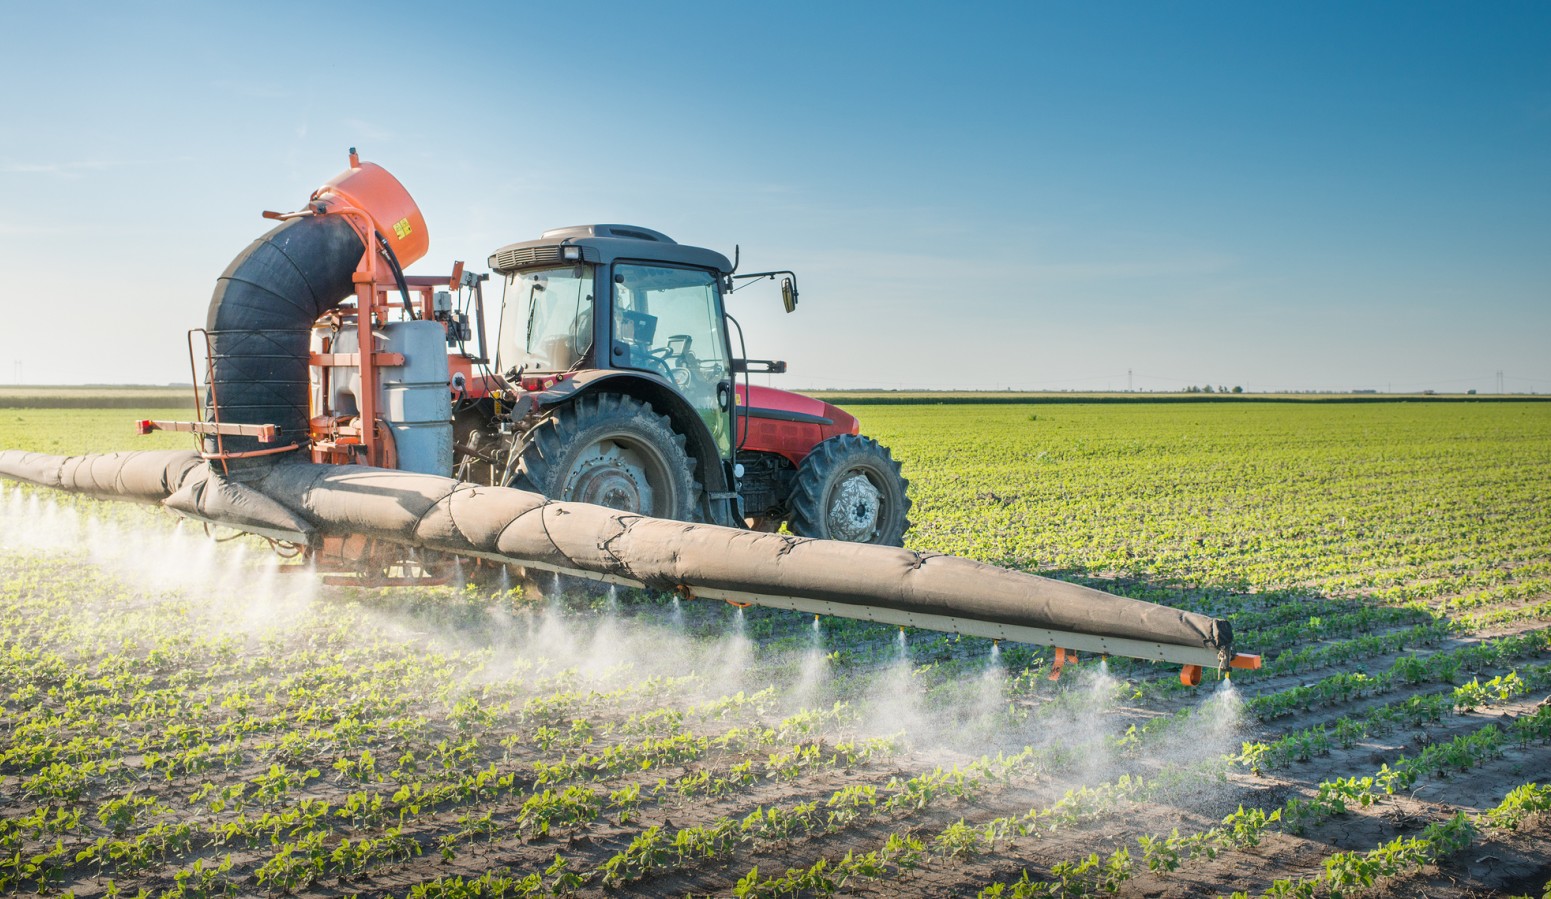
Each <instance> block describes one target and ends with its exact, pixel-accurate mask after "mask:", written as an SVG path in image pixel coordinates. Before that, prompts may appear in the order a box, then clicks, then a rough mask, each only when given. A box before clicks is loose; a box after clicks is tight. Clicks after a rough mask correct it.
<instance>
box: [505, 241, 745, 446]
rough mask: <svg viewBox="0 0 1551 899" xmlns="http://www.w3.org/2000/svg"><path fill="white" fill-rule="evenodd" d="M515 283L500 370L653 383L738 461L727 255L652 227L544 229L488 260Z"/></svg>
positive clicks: (512, 375)
mask: <svg viewBox="0 0 1551 899" xmlns="http://www.w3.org/2000/svg"><path fill="white" fill-rule="evenodd" d="M491 267H492V268H495V269H496V270H497V271H498V272H500V273H501V274H503V275H504V276H505V278H506V290H505V294H504V297H503V300H502V306H501V326H500V338H499V340H498V345H497V346H498V349H497V357H496V364H497V369H498V370H499V371H501V372H502V373H503V374H504V375H505V377H506V378H507V380H508V381H511V382H513V383H525V384H531V383H533V381H534V380H535V379H538V380H539V381H540V383H542V381H543V380H544V379H545V378H556V379H565V378H567V377H570V376H573V375H574V374H576V373H577V372H581V371H594V370H599V369H611V370H618V371H620V372H633V373H639V374H645V375H650V376H653V377H652V378H651V379H649V382H648V383H650V382H651V381H658V380H660V381H661V382H665V383H663V384H660V385H657V386H659V387H662V388H666V387H667V386H668V385H671V386H672V389H673V390H675V391H676V392H678V393H679V394H680V395H681V396H682V397H683V399H684V400H685V401H687V402H688V404H689V405H690V407H691V408H692V409H693V410H694V412H695V414H696V416H697V417H699V419H700V420H701V421H702V422H703V423H704V425H705V427H706V429H707V430H708V431H709V432H710V437H711V441H712V443H713V445H714V447H715V454H716V456H717V457H718V458H719V459H722V460H727V459H730V458H731V454H732V419H731V416H732V414H733V410H732V403H731V399H732V380H731V377H732V366H731V364H730V359H731V352H730V346H729V344H728V339H727V325H726V318H725V317H724V315H723V313H722V293H721V286H722V284H723V282H724V280H725V278H726V277H727V276H728V275H730V274H731V272H732V264H731V263H730V262H729V261H728V260H727V257H726V256H723V255H722V254H720V253H716V252H713V251H711V250H705V249H701V248H699V247H689V246H683V245H680V244H678V243H675V242H674V241H673V240H672V239H671V238H669V237H668V236H667V235H665V234H662V233H660V232H658V231H652V230H650V229H648V228H639V227H626V226H623V225H587V226H582V227H576V228H562V229H558V230H554V231H547V232H545V233H544V235H543V236H542V237H541V238H539V239H538V240H536V241H529V242H526V243H520V244H513V245H511V246H508V247H505V248H503V249H502V250H500V251H499V252H497V253H496V254H495V255H494V256H492V257H491Z"/></svg>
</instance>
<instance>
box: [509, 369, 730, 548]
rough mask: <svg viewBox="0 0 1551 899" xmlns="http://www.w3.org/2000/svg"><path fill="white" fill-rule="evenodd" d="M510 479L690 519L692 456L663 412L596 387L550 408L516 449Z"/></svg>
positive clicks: (696, 493)
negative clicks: (567, 401) (601, 391)
mask: <svg viewBox="0 0 1551 899" xmlns="http://www.w3.org/2000/svg"><path fill="white" fill-rule="evenodd" d="M520 453H521V455H520V456H519V460H518V463H517V474H516V477H515V478H514V479H513V483H512V486H514V487H520V488H524V489H529V490H536V491H537V492H539V493H542V494H544V495H545V496H547V497H549V498H551V499H560V500H573V501H576V502H593V503H596V504H597V505H601V506H608V507H609V508H612V509H619V510H620V511H624V512H636V513H639V514H642V515H648V516H650V517H652V518H672V519H676V520H679V521H693V520H694V519H695V511H696V510H697V509H698V508H699V507H700V491H701V487H700V482H699V481H698V480H696V478H695V460H694V459H693V458H691V457H690V455H689V452H688V451H687V450H686V449H685V442H684V435H683V434H680V433H679V432H677V431H675V430H674V429H673V425H672V424H671V423H670V422H669V421H668V419H667V417H666V416H663V415H659V414H658V413H657V412H655V411H654V410H653V409H652V407H651V406H649V405H647V404H646V403H644V402H642V401H641V400H638V399H636V398H634V397H630V396H623V395H621V394H617V393H594V394H588V395H587V396H583V397H581V398H579V399H577V400H575V401H573V402H570V403H567V404H565V405H564V406H559V407H557V408H555V409H554V410H552V411H551V412H550V413H549V414H548V415H547V416H546V417H545V418H544V420H543V421H541V422H539V423H538V424H537V425H535V426H534V428H533V430H532V431H530V432H529V433H528V435H527V439H526V441H525V442H524V445H523V446H522V448H521V450H520Z"/></svg>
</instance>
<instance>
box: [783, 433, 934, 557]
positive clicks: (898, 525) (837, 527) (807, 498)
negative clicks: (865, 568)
mask: <svg viewBox="0 0 1551 899" xmlns="http://www.w3.org/2000/svg"><path fill="white" fill-rule="evenodd" d="M909 485H910V482H909V481H907V480H905V478H904V477H903V476H902V475H901V474H900V471H899V463H898V462H895V461H894V459H893V457H892V456H890V455H889V451H888V449H887V448H886V447H884V446H883V445H881V444H880V443H878V441H876V440H873V439H872V438H870V437H857V436H855V435H852V434H842V435H840V436H839V437H831V438H829V439H828V440H825V441H824V442H823V443H820V444H819V445H818V446H816V447H814V448H813V451H812V452H811V453H809V454H808V455H807V457H806V458H804V459H803V460H802V464H801V465H799V466H798V467H797V480H796V484H795V485H794V486H793V488H792V498H791V501H790V502H789V503H788V504H787V505H788V507H789V508H790V509H791V519H790V520H789V522H788V527H790V528H791V531H792V533H794V534H797V535H798V536H801V537H819V538H822V539H825V540H846V541H850V542H852V543H877V544H881V545H883V546H903V545H904V542H905V531H906V530H908V529H909V528H910V521H909V520H908V519H907V518H906V517H905V514H906V513H907V512H909V511H910V497H909V496H907V495H906V493H905V490H906V488H907V487H909Z"/></svg>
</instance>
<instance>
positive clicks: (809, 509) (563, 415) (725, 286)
mask: <svg viewBox="0 0 1551 899" xmlns="http://www.w3.org/2000/svg"><path fill="white" fill-rule="evenodd" d="M490 267H491V268H492V269H493V270H494V271H495V272H496V273H497V274H499V275H500V276H501V277H503V278H504V279H505V289H504V294H503V297H502V303H501V323H500V333H499V337H498V339H497V350H496V370H497V371H498V372H499V373H500V375H501V378H502V380H504V381H505V382H506V384H507V385H509V386H511V387H512V388H514V391H515V395H514V396H509V397H507V398H506V399H507V401H508V406H507V411H506V413H505V419H504V421H503V424H502V431H503V442H504V445H503V447H502V448H501V450H499V451H498V453H497V457H496V460H495V461H501V460H504V464H501V465H500V466H499V467H500V468H501V472H500V474H499V475H498V478H497V483H501V484H505V485H511V486H516V487H521V488H524V489H530V490H535V491H537V492H540V493H543V494H545V495H546V496H550V497H554V498H557V499H568V500H577V501H581V502H590V503H595V504H599V505H605V506H610V507H613V508H616V509H619V510H621V511H626V512H634V513H639V514H645V515H651V516H654V517H659V518H677V519H681V520H698V521H711V522H715V523H718V524H724V525H729V526H753V527H763V528H773V527H779V526H780V525H781V523H782V522H789V523H790V524H791V525H792V529H793V530H794V532H797V533H800V534H806V535H808V536H819V537H835V538H838V539H851V540H857V541H859V542H882V543H893V544H896V545H897V544H898V543H899V542H900V540H901V539H902V536H903V533H904V530H905V528H906V527H908V522H906V520H905V517H904V516H905V510H906V509H907V508H908V506H909V500H908V499H907V498H906V497H905V482H904V480H903V478H901V477H900V476H899V466H898V464H897V463H895V462H893V460H892V459H891V458H889V456H888V451H887V450H886V449H883V448H882V447H881V446H879V445H878V444H877V443H876V442H875V441H871V440H869V439H867V438H863V437H859V436H858V430H857V422H856V419H855V418H853V417H851V416H850V415H848V414H846V413H845V412H843V411H841V410H839V409H837V408H835V407H833V406H830V405H829V404H827V403H822V402H819V401H817V400H811V399H808V398H806V397H799V396H797V395H795V394H790V393H786V392H784V391H779V390H773V389H770V388H765V387H753V386H750V385H749V384H747V383H746V382H747V374H748V373H749V372H751V371H770V372H783V371H785V364H784V363H781V362H775V361H769V360H748V359H742V358H735V357H734V356H733V353H732V344H731V341H730V339H729V334H728V322H729V321H730V319H729V318H728V316H727V315H726V313H725V311H724V309H723V305H722V304H723V299H724V296H725V295H726V294H727V293H729V292H730V291H731V288H732V284H733V282H734V279H739V278H772V279H773V278H775V277H776V276H785V277H783V279H782V299H783V302H784V304H785V307H786V310H787V311H788V312H790V311H792V310H793V309H794V308H795V306H796V303H797V291H796V286H795V281H796V278H795V276H794V275H792V273H791V272H759V273H754V274H743V275H739V274H735V270H736V268H737V266H736V263H735V262H733V261H731V260H729V259H728V258H727V257H726V256H724V255H722V254H721V253H718V252H715V251H714V250H707V249H703V248H700V247H692V246H687V245H684V244H679V243H676V242H675V241H674V240H673V239H671V238H669V237H668V236H667V235H665V234H663V233H661V232H659V231H653V230H651V229H650V228H641V227H636V226H631V225H584V226H579V227H572V228H561V229H557V230H553V231H547V232H545V233H544V234H543V235H542V236H541V237H540V238H539V239H538V240H532V241H525V242H522V243H515V244H510V245H508V246H506V247H503V248H501V249H500V250H498V251H496V252H495V253H494V254H492V255H491V257H490ZM739 375H743V376H744V377H743V379H742V380H743V381H744V382H745V383H743V384H741V385H740V384H739V383H738V380H739ZM498 402H499V399H498ZM842 438H844V439H843V440H842ZM820 448H823V449H824V450H825V452H824V453H818V452H816V451H817V450H818V449H820ZM810 456H814V457H817V458H815V459H812V460H810V459H809V457H810ZM804 465H808V467H809V468H815V469H817V468H819V467H820V466H821V465H822V466H823V470H822V471H815V473H813V474H812V475H811V476H810V477H808V478H807V480H806V482H804V480H803V478H802V477H800V475H801V474H802V470H803V469H802V466H804ZM836 466H840V467H839V468H836ZM831 469H834V470H831ZM805 483H806V487H805V486H804V485H805ZM804 497H807V502H806V510H805V511H804V509H803V508H800V507H802V506H803V505H804V504H803V502H802V500H803V499H804Z"/></svg>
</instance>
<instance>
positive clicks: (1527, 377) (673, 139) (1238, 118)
mask: <svg viewBox="0 0 1551 899" xmlns="http://www.w3.org/2000/svg"><path fill="white" fill-rule="evenodd" d="M135 6H137V5H132V4H131V5H126V4H111V5H110V4H80V3H75V4H72V3H60V4H57V5H54V6H50V7H48V8H44V5H43V4H29V5H27V6H25V7H17V6H15V5H13V6H12V7H11V8H9V9H8V10H7V11H6V12H5V13H4V17H5V20H6V21H7V23H8V27H7V28H6V29H5V30H6V32H7V35H8V36H7V38H6V42H5V43H6V48H5V52H4V53H3V54H0V77H3V83H4V84H5V85H6V87H5V93H4V98H5V104H4V106H5V114H4V115H3V116H0V271H4V273H5V277H6V283H7V289H6V296H7V307H8V308H7V311H8V313H9V314H8V315H7V321H8V322H9V324H7V325H6V326H5V327H4V329H3V330H0V382H4V381H15V380H18V379H20V380H24V381H26V382H28V383H34V384H37V383H72V382H77V383H78V382H102V383H164V382H182V381H183V380H184V379H185V378H186V372H187V361H186V356H185V353H184V350H183V346H184V344H183V340H184V337H183V335H184V332H185V331H186V330H187V329H188V328H191V327H195V326H198V325H200V324H202V323H203V320H204V310H205V306H206V304H207V303H208V300H209V294H210V290H211V288H212V287H213V285H214V282H215V278H216V277H217V276H218V275H219V274H220V273H221V271H222V269H224V268H225V266H226V264H227V262H228V261H229V260H230V259H231V258H232V257H233V256H234V255H236V254H237V253H238V252H239V251H240V250H241V249H242V248H243V247H244V246H246V244H247V243H248V242H249V241H250V240H252V239H253V238H254V237H256V236H258V235H259V234H260V233H262V232H263V231H264V230H265V226H266V223H265V222H264V221H263V220H261V219H260V218H259V216H258V213H259V212H260V211H261V210H263V209H278V208H286V209H289V208H295V207H296V206H298V205H299V204H300V203H301V202H302V201H303V200H304V199H305V198H306V196H307V194H308V193H309V192H310V191H311V190H312V189H313V188H314V187H316V186H317V185H318V184H320V183H322V182H323V181H325V180H327V179H328V178H330V177H332V176H333V175H334V174H335V173H337V172H338V171H339V170H340V169H341V168H343V166H344V163H345V152H346V149H347V148H348V147H350V146H356V147H359V148H360V151H361V153H362V155H363V157H364V158H367V159H369V160H372V161H375V162H379V163H381V164H382V165H384V166H386V167H387V168H388V169H389V170H390V171H392V172H394V173H395V174H396V175H397V176H398V177H399V178H400V180H401V181H403V183H404V184H405V186H406V187H408V188H409V190H410V192H411V193H412V194H414V195H415V197H416V199H417V200H418V201H419V203H420V205H421V207H422V209H423V210H424V212H425V214H426V217H427V221H428V226H429V230H430V232H431V238H432V242H431V253H430V256H428V257H427V259H426V260H425V261H423V262H422V263H420V264H419V265H418V266H416V268H415V270H416V271H423V272H432V271H440V270H446V269H447V268H449V267H450V262H451V260H453V259H455V258H456V259H465V260H468V261H469V262H470V263H471V264H472V265H477V266H480V267H481V268H482V267H483V264H484V259H485V258H486V257H487V256H488V255H489V253H490V251H491V250H493V249H495V248H496V247H498V246H500V245H502V244H504V243H507V242H510V241H514V240H524V239H529V238H531V237H536V236H537V235H538V233H539V232H540V231H542V230H544V229H547V228H551V227H557V226H562V225H571V224H579V223H584V222H594V221H608V222H615V221H623V222H629V223H635V224H641V225H646V226H649V227H653V228H657V229H659V230H662V231H665V232H667V233H668V234H670V235H672V236H673V237H675V238H676V239H678V240H680V241H681V242H685V243H694V244H700V245H703V246H709V247H712V248H715V249H718V250H722V251H723V252H726V253H728V254H729V255H730V254H731V252H732V248H733V245H734V244H739V245H741V247H742V255H743V262H744V266H745V269H746V270H758V269H769V268H793V269H795V270H797V272H798V273H799V276H800V284H801V287H802V291H803V296H802V299H803V303H802V306H801V308H800V309H799V310H798V312H797V314H795V315H791V316H786V315H784V314H782V313H781V312H780V311H779V300H778V297H777V296H776V295H775V292H774V290H773V289H762V288H761V287H753V288H750V289H748V290H747V291H744V292H741V293H739V294H737V295H736V297H735V298H734V299H733V301H732V303H731V309H732V311H733V312H734V314H736V315H738V316H739V318H740V320H741V321H742V322H743V324H744V326H745V329H746V330H747V332H748V334H749V351H750V353H751V355H753V356H756V357H779V358H785V359H787V360H788V361H789V362H790V364H791V373H790V374H788V375H786V376H785V377H784V378H782V379H778V381H777V382H776V383H778V384H779V385H781V386H788V387H808V386H838V387H886V388H888V387H904V388H927V387H984V388H998V389H999V388H1006V387H1013V388H1031V389H1032V388H1056V389H1068V388H1069V389H1102V388H1106V387H1113V388H1123V387H1125V386H1126V384H1127V383H1128V377H1129V382H1130V383H1132V384H1134V386H1136V387H1137V388H1139V389H1141V388H1145V389H1179V388H1181V387H1183V386H1185V385H1187V384H1199V383H1212V384H1225V385H1235V384H1242V385H1243V386H1245V387H1246V388H1247V389H1250V390H1272V389H1289V388H1290V389H1348V388H1374V389H1378V390H1397V391H1402V390H1418V389H1424V388H1431V389H1437V390H1448V391H1455V390H1459V391H1463V390H1465V389H1469V388H1475V389H1478V390H1482V391H1484V392H1485V391H1491V390H1493V389H1495V386H1496V383H1497V382H1496V373H1497V372H1498V371H1501V372H1503V377H1504V386H1505V387H1506V388H1507V389H1509V390H1513V391H1529V390H1534V391H1537V392H1541V393H1545V392H1551V352H1548V351H1547V346H1548V344H1551V52H1548V47H1551V4H1547V3H1544V2H1538V3H1494V4H1462V3H1448V4H1430V3H1363V4H1351V3H1285V4H1270V3H1253V4H1251V3H1242V2H1234V3H1154V2H1148V3H1085V4H1073V3H1064V4H1039V3H1023V4H1005V5H998V4H962V3H960V4H912V3H889V4H882V3H879V4H862V3H856V4H816V3H815V4H780V5H777V4H766V5H754V4H726V3H722V4H711V3H706V4H611V3H590V4H530V3H499V4H455V3H449V4H442V5H439V6H438V5H428V4H397V3H380V4H375V5H372V6H370V7H369V6H368V5H365V4H350V5H344V4H339V5H329V6H324V5H323V4H304V3H287V2H272V3H266V4H262V5H259V4H253V5H244V6H241V7H239V6H237V5H235V4H173V3H157V4H145V5H139V6H138V8H134V7H135ZM496 295H497V296H498V291H497V292H496ZM1128 372H1130V374H1129V376H1128Z"/></svg>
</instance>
